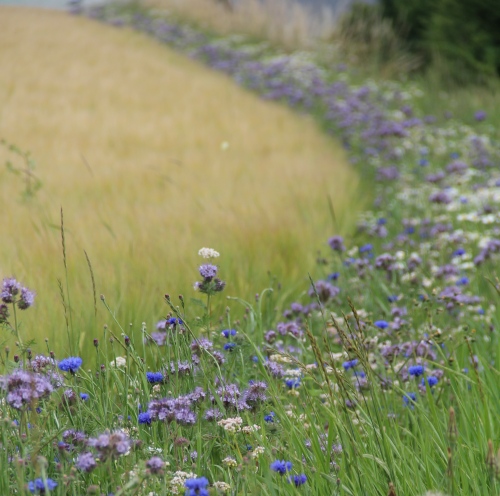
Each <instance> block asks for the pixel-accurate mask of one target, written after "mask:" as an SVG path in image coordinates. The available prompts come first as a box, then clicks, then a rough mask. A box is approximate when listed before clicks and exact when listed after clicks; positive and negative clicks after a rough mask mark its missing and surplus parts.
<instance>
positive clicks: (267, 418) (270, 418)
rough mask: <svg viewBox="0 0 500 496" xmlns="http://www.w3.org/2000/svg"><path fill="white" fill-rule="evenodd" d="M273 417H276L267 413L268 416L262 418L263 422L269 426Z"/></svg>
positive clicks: (271, 413) (272, 413)
mask: <svg viewBox="0 0 500 496" xmlns="http://www.w3.org/2000/svg"><path fill="white" fill-rule="evenodd" d="M274 417H276V414H275V413H274V412H269V415H266V416H265V417H264V422H267V423H268V424H271V423H273V422H274Z"/></svg>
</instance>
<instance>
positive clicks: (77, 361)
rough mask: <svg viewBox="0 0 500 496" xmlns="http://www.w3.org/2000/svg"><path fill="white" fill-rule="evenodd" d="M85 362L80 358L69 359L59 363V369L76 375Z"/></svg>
mask: <svg viewBox="0 0 500 496" xmlns="http://www.w3.org/2000/svg"><path fill="white" fill-rule="evenodd" d="M82 363H83V360H82V359H81V358H80V357H68V358H64V359H63V360H61V361H60V362H59V365H58V366H59V369H60V370H62V371H63V372H71V373H72V374H74V373H75V372H76V371H77V370H78V369H79V368H80V367H81V366H82Z"/></svg>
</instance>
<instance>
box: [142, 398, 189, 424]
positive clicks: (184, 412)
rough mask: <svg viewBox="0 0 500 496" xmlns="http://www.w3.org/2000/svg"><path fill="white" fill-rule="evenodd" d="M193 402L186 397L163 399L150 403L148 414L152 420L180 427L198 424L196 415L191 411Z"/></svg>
mask: <svg viewBox="0 0 500 496" xmlns="http://www.w3.org/2000/svg"><path fill="white" fill-rule="evenodd" d="M191 403H192V401H191V400H190V399H189V398H187V397H185V396H179V397H178V398H162V399H159V400H153V401H151V402H150V403H149V406H148V412H149V414H150V415H151V420H162V421H164V422H168V423H170V422H173V421H174V420H175V421H176V422H177V423H178V424H180V425H193V424H194V423H195V422H196V413H194V412H193V411H192V410H191Z"/></svg>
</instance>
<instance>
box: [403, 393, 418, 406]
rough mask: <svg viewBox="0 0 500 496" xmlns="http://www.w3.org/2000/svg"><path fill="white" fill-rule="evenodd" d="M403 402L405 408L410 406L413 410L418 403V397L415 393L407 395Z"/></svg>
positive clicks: (404, 396)
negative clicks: (416, 402) (414, 404)
mask: <svg viewBox="0 0 500 496" xmlns="http://www.w3.org/2000/svg"><path fill="white" fill-rule="evenodd" d="M403 401H404V403H405V406H410V407H411V408H413V403H415V401H417V395H416V394H415V393H406V394H405V395H403Z"/></svg>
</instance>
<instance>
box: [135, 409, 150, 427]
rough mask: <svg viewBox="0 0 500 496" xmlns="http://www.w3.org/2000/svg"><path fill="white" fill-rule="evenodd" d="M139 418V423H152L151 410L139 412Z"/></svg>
mask: <svg viewBox="0 0 500 496" xmlns="http://www.w3.org/2000/svg"><path fill="white" fill-rule="evenodd" d="M137 420H138V421H139V424H146V425H151V415H150V414H149V412H142V413H139V415H138V416H137Z"/></svg>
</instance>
